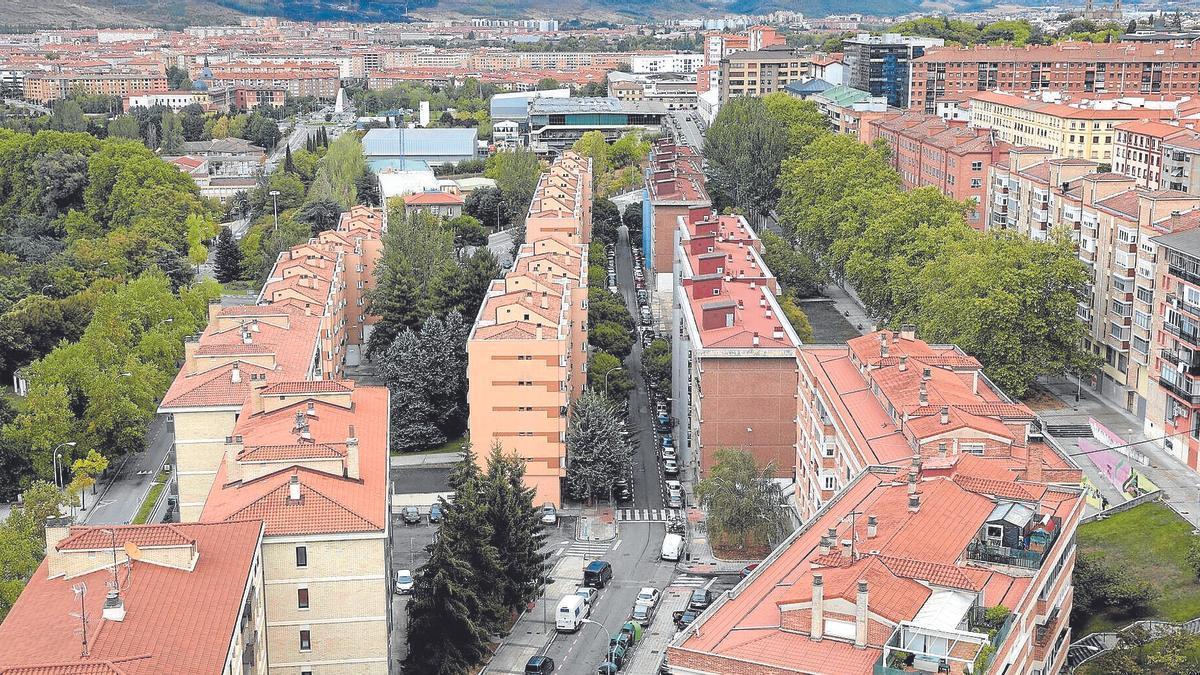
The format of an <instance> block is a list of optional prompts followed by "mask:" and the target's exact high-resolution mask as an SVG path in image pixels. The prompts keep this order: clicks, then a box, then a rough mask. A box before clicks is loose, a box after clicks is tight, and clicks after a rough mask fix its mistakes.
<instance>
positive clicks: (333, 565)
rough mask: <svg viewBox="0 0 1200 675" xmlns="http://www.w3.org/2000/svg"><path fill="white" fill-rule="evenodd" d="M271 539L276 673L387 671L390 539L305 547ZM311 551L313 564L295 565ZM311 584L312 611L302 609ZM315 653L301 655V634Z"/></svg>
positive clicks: (270, 629) (268, 569) (268, 573)
mask: <svg viewBox="0 0 1200 675" xmlns="http://www.w3.org/2000/svg"><path fill="white" fill-rule="evenodd" d="M280 539H281V538H279V537H269V538H268V540H267V541H265V542H264V543H263V560H264V568H265V574H264V576H265V583H266V610H267V640H268V648H269V650H270V657H271V672H272V673H299V672H300V670H301V669H302V667H305V666H312V670H313V671H314V672H320V673H379V674H381V675H383V674H386V673H387V672H388V664H387V656H388V631H387V627H388V619H387V616H388V612H389V603H390V597H391V596H390V592H391V588H390V586H389V583H388V582H389V580H388V578H387V574H388V561H387V552H386V545H387V539H386V538H384V535H383V533H377V534H376V538H371V539H367V538H363V539H347V540H336V541H322V540H318V539H316V538H314V539H310V540H306V541H303V542H295V541H290V539H294V537H289V538H288V539H289V541H281V540H280ZM299 545H304V546H306V547H307V548H308V566H307V567H303V568H299V567H296V547H297V546H299ZM305 586H306V587H307V588H308V593H309V608H308V609H307V610H302V609H299V608H298V607H297V590H298V589H300V588H301V587H305ZM304 629H307V630H309V631H311V639H312V650H311V651H307V652H301V651H300V631H301V630H304Z"/></svg>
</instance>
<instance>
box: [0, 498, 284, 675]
mask: <svg viewBox="0 0 1200 675" xmlns="http://www.w3.org/2000/svg"><path fill="white" fill-rule="evenodd" d="M262 539H263V523H262V521H259V520H241V521H238V522H229V523H203V524H200V523H190V524H182V523H176V524H163V525H117V526H106V527H72V526H71V525H70V519H69V518H51V519H50V520H48V521H47V523H46V557H45V558H44V559H43V560H42V562H41V564H40V565H38V568H37V571H35V572H34V574H33V577H32V578H30V580H29V583H28V584H27V585H26V586H25V589H24V591H22V592H21V596H20V597H19V598H18V599H17V601H16V603H15V604H14V605H13V607H12V609H11V610H10V611H9V613H8V616H7V617H6V618H5V620H4V623H3V624H0V672H5V673H45V674H46V675H71V674H73V673H129V674H130V675H135V674H137V675H141V674H146V675H150V674H152V673H189V672H190V673H200V672H204V673H224V674H226V675H243V674H246V675H250V674H253V673H263V672H266V667H265V664H266V645H265V643H264V642H263V640H262V639H261V638H262V636H263V634H264V633H265V630H266V623H265V622H266V611H265V609H266V608H265V604H264V602H263V597H264V594H265V589H266V586H265V579H264V576H263V569H264V564H263V551H262ZM114 582H115V587H114Z"/></svg>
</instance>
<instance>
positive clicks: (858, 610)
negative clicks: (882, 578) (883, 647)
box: [854, 579, 867, 649]
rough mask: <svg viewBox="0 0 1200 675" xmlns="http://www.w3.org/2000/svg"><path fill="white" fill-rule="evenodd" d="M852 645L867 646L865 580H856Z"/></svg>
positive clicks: (860, 647)
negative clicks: (856, 589) (856, 592)
mask: <svg viewBox="0 0 1200 675" xmlns="http://www.w3.org/2000/svg"><path fill="white" fill-rule="evenodd" d="M854 646H855V647H858V648H859V649H862V648H864V647H866V646H867V582H866V580H865V579H864V580H861V581H859V582H858V594H857V597H856V598H855V602H854Z"/></svg>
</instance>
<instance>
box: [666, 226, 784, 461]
mask: <svg viewBox="0 0 1200 675" xmlns="http://www.w3.org/2000/svg"><path fill="white" fill-rule="evenodd" d="M761 253H762V242H761V240H759V238H758V235H757V234H756V233H755V232H754V230H753V229H751V228H750V226H749V224H747V223H746V219H745V218H743V217H742V216H718V215H716V214H715V213H713V212H712V209H711V208H706V207H702V208H694V209H691V210H689V211H688V213H687V214H685V215H679V216H677V217H676V229H675V233H674V260H673V274H672V276H673V278H674V279H675V280H676V283H675V285H674V298H673V301H672V307H671V328H670V335H671V336H672V341H673V349H672V364H671V380H672V386H671V390H672V394H671V395H672V397H673V400H674V406H675V410H676V415H677V416H678V417H680V418H681V419H680V421H679V426H680V428H678V429H676V434H675V438H676V441H675V443H676V447H677V448H678V449H679V454H680V458H681V460H682V461H681V464H682V466H683V467H684V469H685V470H686V471H687V472H688V473H689V474H690V476H691V477H692V479H693V480H701V479H703V478H704V477H705V476H707V475H708V471H709V470H710V469H711V468H712V466H713V464H714V463H715V455H716V453H717V451H719V450H721V449H724V448H739V449H742V450H746V451H748V452H750V453H751V454H752V455H753V456H754V458H755V460H756V461H757V462H758V463H759V465H760V466H763V467H766V466H768V465H770V466H772V467H773V468H774V472H775V475H776V476H778V477H780V478H790V477H792V476H793V475H794V469H795V449H796V434H797V425H796V391H797V364H796V349H797V348H798V347H799V346H800V339H799V337H797V335H796V333H795V331H794V330H793V329H792V326H791V323H790V322H789V321H788V320H787V318H786V317H785V316H784V314H783V311H782V310H781V309H780V307H779V303H778V301H777V300H776V297H777V295H778V294H779V292H780V289H779V283H778V282H777V281H776V279H775V276H774V274H772V273H771V270H770V269H769V268H768V267H767V265H766V263H765V262H764V261H763V259H762V255H761ZM680 411H685V412H684V414H680Z"/></svg>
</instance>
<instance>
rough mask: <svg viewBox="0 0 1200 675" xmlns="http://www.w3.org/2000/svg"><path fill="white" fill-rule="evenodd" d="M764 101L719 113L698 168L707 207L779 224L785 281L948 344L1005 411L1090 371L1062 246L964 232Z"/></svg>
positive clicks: (793, 112) (785, 108) (864, 148)
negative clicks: (975, 365)
mask: <svg viewBox="0 0 1200 675" xmlns="http://www.w3.org/2000/svg"><path fill="white" fill-rule="evenodd" d="M773 96H774V95H772V96H768V97H765V98H763V99H737V100H735V101H731V102H730V104H729V105H727V106H725V107H724V108H722V110H721V113H720V114H719V115H718V117H717V120H715V121H714V123H713V125H712V127H711V128H710V129H709V132H708V142H707V143H706V156H707V158H708V161H709V165H710V170H711V171H712V174H713V176H712V178H713V179H714V181H713V182H714V183H715V186H716V189H715V192H716V194H718V195H719V198H720V199H722V200H726V201H729V202H732V203H733V204H735V205H737V206H740V207H743V208H745V209H746V210H747V211H748V212H751V213H755V214H761V215H764V216H765V215H767V214H771V213H777V214H778V220H779V224H780V226H781V228H782V230H783V233H784V238H785V240H786V242H787V244H788V245H789V246H791V247H792V248H794V249H795V251H797V252H798V253H800V254H802V255H803V256H804V258H796V257H795V256H793V255H792V254H791V253H789V252H787V251H776V252H774V253H770V254H769V256H770V257H769V260H770V259H774V260H776V261H778V260H779V259H780V257H781V254H783V257H784V258H785V259H786V260H787V261H788V262H785V263H781V264H780V269H781V270H782V271H783V272H784V273H785V274H788V275H791V274H792V273H793V272H795V273H796V274H797V275H798V280H800V281H801V282H802V280H803V279H805V278H807V279H809V280H810V281H811V282H812V283H813V284H815V285H817V286H819V285H820V284H823V283H826V282H828V281H835V282H838V283H849V284H851V285H853V287H854V288H855V290H856V291H857V292H858V295H859V297H860V298H861V299H862V300H863V301H864V303H865V305H866V307H867V310H868V311H869V312H870V313H871V315H872V316H874V317H877V318H878V319H879V320H880V322H881V323H882V324H884V325H889V326H898V325H900V324H904V323H912V324H915V325H916V326H917V327H918V331H919V334H920V335H921V336H922V337H923V338H924V339H926V340H929V341H931V342H944V343H954V344H957V345H958V346H960V347H961V348H962V349H963V350H965V351H966V352H967V353H969V354H971V355H973V356H975V357H976V358H978V359H979V360H980V362H981V363H982V364H983V366H984V369H985V372H986V373H987V374H988V375H989V377H991V378H992V379H993V380H994V381H995V382H996V384H998V385H999V386H1000V387H1002V388H1003V389H1005V390H1006V391H1007V392H1009V393H1010V394H1013V395H1015V396H1018V397H1019V396H1022V395H1023V394H1024V393H1025V392H1026V391H1027V390H1028V388H1029V386H1030V385H1031V383H1032V382H1033V381H1034V380H1035V379H1036V378H1038V377H1040V376H1043V375H1052V374H1062V373H1066V372H1075V373H1078V372H1086V371H1087V370H1088V369H1090V368H1092V367H1094V366H1095V357H1093V356H1092V355H1091V354H1089V353H1087V352H1085V351H1084V350H1083V348H1082V339H1083V337H1084V328H1083V326H1082V324H1081V323H1080V322H1079V321H1078V320H1077V319H1076V318H1075V312H1076V307H1077V303H1078V301H1079V300H1081V299H1083V297H1084V292H1085V287H1086V283H1087V275H1086V273H1085V270H1084V268H1083V265H1082V263H1080V261H1079V260H1078V258H1077V257H1076V254H1075V248H1074V245H1073V243H1072V242H1071V240H1070V239H1069V237H1068V236H1067V235H1066V234H1065V233H1056V234H1055V235H1054V236H1052V237H1051V239H1050V240H1049V241H1033V240H1031V239H1029V238H1026V237H1020V236H1017V235H1015V234H1012V233H1003V232H999V233H997V232H986V233H985V232H980V231H978V230H975V229H973V228H972V227H970V225H968V224H967V221H966V213H967V211H968V205H967V204H965V203H962V202H957V201H955V200H954V199H952V198H950V197H947V196H945V195H943V194H941V193H940V192H938V191H937V190H936V189H935V188H932V187H925V188H919V189H916V190H910V191H905V190H904V189H903V187H902V182H901V180H900V176H899V174H897V173H896V171H895V170H894V169H893V168H892V167H891V165H890V164H889V157H888V151H887V148H886V146H883V145H878V144H877V145H863V144H862V143H859V142H858V141H857V140H856V139H854V138H852V137H850V136H845V135H839V134H834V133H832V132H830V131H828V130H826V129H825V128H824V125H823V123H814V122H817V118H818V117H819V115H818V114H817V113H816V110H815V106H813V104H811V103H809V102H802V101H796V100H794V99H793V100H792V101H785V100H783V98H773ZM772 122H773V123H774V124H772ZM764 126H769V127H773V128H774V130H773V131H763V127H764ZM756 142H758V143H762V145H761V146H756V145H755V143H756ZM750 158H753V160H754V161H750ZM743 170H744V171H747V172H750V173H751V175H752V176H753V177H754V179H755V180H753V181H752V180H748V177H747V176H744V175H742V173H741V172H742V171H743ZM755 181H763V182H764V184H765V185H769V186H770V187H769V188H768V187H764V184H759V183H756V182H755ZM769 246H770V244H769ZM774 246H775V247H776V248H778V247H777V244H776V245H774ZM768 264H771V262H768ZM792 283H793V284H797V280H793V281H792Z"/></svg>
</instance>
